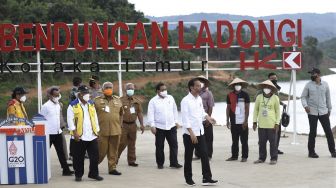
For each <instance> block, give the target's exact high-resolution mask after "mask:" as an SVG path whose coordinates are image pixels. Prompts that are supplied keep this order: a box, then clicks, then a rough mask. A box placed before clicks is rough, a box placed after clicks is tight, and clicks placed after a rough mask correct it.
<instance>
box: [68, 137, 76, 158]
mask: <svg viewBox="0 0 336 188" xmlns="http://www.w3.org/2000/svg"><path fill="white" fill-rule="evenodd" d="M74 142H75V139H73V138H70V144H69V156H70V157H72V153H73V148H74V146H73V143H74Z"/></svg>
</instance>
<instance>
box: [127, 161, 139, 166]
mask: <svg viewBox="0 0 336 188" xmlns="http://www.w3.org/2000/svg"><path fill="white" fill-rule="evenodd" d="M128 166H133V167H138V166H139V164H137V163H134V162H133V163H128Z"/></svg>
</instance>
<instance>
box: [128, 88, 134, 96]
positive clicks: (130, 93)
mask: <svg viewBox="0 0 336 188" xmlns="http://www.w3.org/2000/svg"><path fill="white" fill-rule="evenodd" d="M126 94H127V95H128V96H130V97H131V96H133V95H134V90H133V89H128V90H126Z"/></svg>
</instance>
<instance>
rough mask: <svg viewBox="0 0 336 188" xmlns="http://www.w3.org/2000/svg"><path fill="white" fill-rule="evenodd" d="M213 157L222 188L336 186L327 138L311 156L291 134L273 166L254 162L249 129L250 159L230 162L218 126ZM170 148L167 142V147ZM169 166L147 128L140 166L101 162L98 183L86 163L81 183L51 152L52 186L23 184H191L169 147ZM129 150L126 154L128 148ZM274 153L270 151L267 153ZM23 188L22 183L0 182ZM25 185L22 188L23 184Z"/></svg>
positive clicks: (59, 187) (196, 167)
mask: <svg viewBox="0 0 336 188" xmlns="http://www.w3.org/2000/svg"><path fill="white" fill-rule="evenodd" d="M181 132H182V131H181V129H179V130H178V141H179V162H180V163H181V164H182V165H183V156H184V146H183V142H182V135H181V134H182V133H181ZM214 132H215V133H214V136H215V138H214V156H213V159H212V160H211V164H210V165H211V168H212V173H213V178H214V179H218V180H219V184H218V186H217V187H225V188H241V187H243V188H245V187H246V188H249V187H252V188H261V187H265V188H278V187H290V188H294V187H295V188H315V187H316V188H329V187H330V188H332V187H336V159H334V158H331V156H330V153H329V151H328V148H327V141H326V139H325V138H324V137H318V138H317V139H316V152H317V153H318V154H319V155H320V158H319V159H310V158H308V157H307V146H306V145H307V139H308V138H307V136H298V142H299V144H298V145H292V144H291V142H292V141H293V138H292V135H290V134H287V135H289V137H287V138H281V142H280V149H281V150H282V151H284V152H285V154H284V155H280V156H279V160H278V164H277V165H275V166H271V165H269V164H268V162H269V158H268V159H267V163H264V164H259V165H255V164H253V161H254V160H256V159H257V158H258V139H257V134H256V132H254V131H253V130H252V129H250V135H249V146H250V153H249V154H250V156H249V159H248V162H247V163H241V162H239V161H235V162H227V161H225V159H227V158H228V157H230V150H231V135H230V131H229V130H228V129H226V128H225V127H215V128H214ZM166 146H168V145H166ZM165 151H166V152H165V153H166V163H165V168H164V169H162V170H159V169H157V168H156V163H155V148H154V136H153V135H152V134H151V133H150V131H149V130H147V131H146V132H145V133H144V134H143V135H141V134H138V142H137V157H138V160H137V162H138V163H139V167H137V168H135V167H129V166H127V163H126V156H125V154H123V155H122V158H121V160H120V163H119V166H118V170H120V171H121V172H122V173H123V174H122V175H121V176H118V177H117V176H111V175H108V172H107V161H106V160H105V161H103V163H102V164H100V166H99V170H100V175H101V176H103V177H104V178H105V179H104V181H102V182H96V181H92V180H89V179H88V178H87V173H88V166H89V165H88V164H89V163H88V160H86V162H85V165H86V166H85V170H86V171H85V175H84V177H83V181H82V182H79V183H78V182H75V181H74V177H63V176H61V168H60V165H59V163H58V159H57V156H56V152H55V150H54V149H52V150H51V168H52V178H51V180H50V182H49V184H47V185H40V186H36V185H26V186H24V187H32V188H33V187H34V188H35V187H54V188H77V187H78V188H92V187H99V188H105V187H106V188H112V187H113V188H119V187H129V188H159V187H160V188H161V187H163V188H165V187H166V188H172V187H174V188H175V187H186V185H185V183H184V177H183V168H182V169H179V170H177V169H170V168H169V161H167V159H169V155H168V154H169V153H168V147H166V148H165ZM124 153H126V152H124ZM268 155H269V154H268ZM193 173H194V177H193V179H194V181H195V182H196V187H200V185H201V178H202V173H201V164H200V161H194V162H193ZM2 187H11V188H13V187H19V186H1V188H2ZM20 187H23V186H20Z"/></svg>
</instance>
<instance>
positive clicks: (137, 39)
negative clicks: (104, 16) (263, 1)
mask: <svg viewBox="0 0 336 188" xmlns="http://www.w3.org/2000/svg"><path fill="white" fill-rule="evenodd" d="M215 24H216V33H217V35H216V36H215V37H213V36H212V35H211V33H212V32H211V31H210V27H209V23H208V22H207V21H202V22H201V23H200V24H199V31H198V36H197V38H196V39H195V41H194V43H186V42H185V40H184V23H183V21H179V22H178V47H179V49H198V48H200V47H201V46H202V45H205V44H208V46H209V48H230V47H231V46H232V45H233V43H234V42H235V41H236V42H237V45H239V46H240V47H242V48H251V47H252V46H253V45H255V44H258V45H259V47H260V48H262V47H263V46H264V45H265V44H264V43H265V41H267V43H268V45H269V46H270V47H271V48H275V45H276V44H279V45H280V46H282V47H291V46H293V45H297V47H299V48H300V47H301V46H302V21H301V20H300V19H298V20H297V21H296V22H294V21H292V20H289V19H284V20H282V21H280V22H277V23H275V21H274V20H269V21H267V22H266V21H263V20H258V21H257V23H256V24H254V23H253V22H252V21H249V20H243V21H240V22H238V23H237V24H236V23H235V24H233V23H231V22H230V21H227V20H218V21H217V22H216V23H215ZM234 26H235V27H234ZM80 27H83V28H80ZM132 27H133V26H132ZM145 28H146V29H145ZM244 28H248V30H249V31H250V32H249V33H248V34H249V35H250V36H249V37H248V38H249V41H244V40H243V38H244V36H243V34H242V30H243V29H244ZM148 29H149V30H148ZM27 30H31V31H30V32H27ZM119 30H120V31H121V34H120V43H119V41H118V31H119ZM146 30H147V32H149V33H150V36H149V37H148V36H147V34H146ZM224 30H227V32H228V38H227V39H226V41H223V36H222V35H223V31H224ZM82 31H83V32H82ZM213 32H214V31H213ZM61 33H62V34H64V36H63V37H64V39H63V38H62V39H61ZM80 33H81V34H80ZM204 33H205V34H206V35H204ZM284 36H285V37H284ZM80 39H83V42H82V44H80V42H79V41H80ZM149 39H150V40H149ZM61 41H62V44H61ZM148 41H150V42H148ZM168 41H169V35H168V22H163V23H162V24H158V23H157V22H151V23H150V25H149V28H147V26H145V24H144V23H142V22H137V23H136V24H135V25H134V28H130V25H127V24H126V23H123V22H116V23H113V24H109V23H107V22H104V23H102V24H98V23H95V22H93V23H87V22H86V23H84V24H79V23H74V24H71V26H70V25H69V24H66V23H63V22H56V23H53V24H52V23H47V24H45V25H42V24H40V23H21V24H18V25H17V26H15V25H13V24H8V23H5V24H0V50H1V52H12V51H14V50H19V51H24V52H27V51H40V50H47V51H66V50H69V48H74V49H75V50H76V51H79V52H83V51H86V50H93V51H95V50H97V49H102V50H105V51H107V50H109V48H110V49H111V47H112V48H113V49H115V50H125V49H135V48H136V47H137V46H142V47H143V48H144V49H145V50H155V49H158V44H159V48H162V49H163V50H166V49H168V47H169V42H168ZM98 43H99V45H98ZM28 44H30V45H28ZM32 44H35V45H32ZM215 44H216V46H215Z"/></svg>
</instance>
